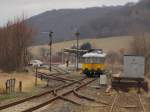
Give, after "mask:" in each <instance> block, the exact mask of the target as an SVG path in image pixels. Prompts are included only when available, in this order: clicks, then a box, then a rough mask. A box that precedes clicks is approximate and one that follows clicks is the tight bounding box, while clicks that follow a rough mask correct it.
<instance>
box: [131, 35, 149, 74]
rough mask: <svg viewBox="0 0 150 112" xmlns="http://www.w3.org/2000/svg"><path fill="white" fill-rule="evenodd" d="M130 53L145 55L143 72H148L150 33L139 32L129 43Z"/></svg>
mask: <svg viewBox="0 0 150 112" xmlns="http://www.w3.org/2000/svg"><path fill="white" fill-rule="evenodd" d="M131 48H132V53H134V54H136V55H142V56H144V57H145V72H146V74H147V73H148V72H150V34H145V33H143V34H141V35H140V34H139V35H137V36H136V37H134V39H133V41H132V43H131Z"/></svg>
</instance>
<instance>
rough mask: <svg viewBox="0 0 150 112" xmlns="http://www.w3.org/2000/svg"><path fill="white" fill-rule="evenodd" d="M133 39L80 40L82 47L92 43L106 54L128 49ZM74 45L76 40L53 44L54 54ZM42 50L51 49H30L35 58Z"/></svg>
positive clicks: (127, 37) (36, 47)
mask: <svg viewBox="0 0 150 112" xmlns="http://www.w3.org/2000/svg"><path fill="white" fill-rule="evenodd" d="M132 39H133V38H132V37H130V36H123V37H111V38H102V39H83V40H80V41H79V43H80V45H81V44H83V43H85V42H90V43H91V44H92V46H93V47H94V48H96V49H103V50H104V51H105V52H107V51H110V50H113V51H118V50H120V49H122V48H124V49H128V48H129V45H130V42H131V41H132ZM72 45H76V40H72V41H65V42H60V43H55V44H53V53H56V52H59V51H61V50H62V49H64V48H70V47H71V46H72ZM40 48H46V49H49V46H48V45H40V46H33V47H31V48H29V49H30V51H31V52H32V53H33V54H34V55H35V56H38V55H39V49H40Z"/></svg>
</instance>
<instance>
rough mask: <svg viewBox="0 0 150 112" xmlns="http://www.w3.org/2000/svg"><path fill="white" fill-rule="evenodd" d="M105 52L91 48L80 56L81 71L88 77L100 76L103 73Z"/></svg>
mask: <svg viewBox="0 0 150 112" xmlns="http://www.w3.org/2000/svg"><path fill="white" fill-rule="evenodd" d="M105 59H106V53H104V52H103V51H102V50H92V51H90V52H88V53H86V54H84V55H83V56H82V71H83V73H84V74H86V75H87V76H88V77H95V76H100V75H101V74H103V73H104V70H105V68H106V65H105Z"/></svg>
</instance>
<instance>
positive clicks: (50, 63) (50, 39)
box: [49, 31, 53, 72]
mask: <svg viewBox="0 0 150 112" xmlns="http://www.w3.org/2000/svg"><path fill="white" fill-rule="evenodd" d="M52 34H53V32H52V31H50V32H49V47H50V52H49V53H50V58H49V71H50V72H51V71H52V41H53V35H52Z"/></svg>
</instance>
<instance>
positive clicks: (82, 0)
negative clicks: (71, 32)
mask: <svg viewBox="0 0 150 112" xmlns="http://www.w3.org/2000/svg"><path fill="white" fill-rule="evenodd" d="M137 1H138V0H0V14H1V16H0V26H3V25H4V24H6V22H7V21H8V20H12V19H14V18H15V17H19V16H22V15H23V14H24V15H25V17H27V18H29V17H31V16H33V15H37V14H39V13H42V12H45V11H48V10H53V9H66V8H67V9H68V8H69V9H70V8H87V7H100V6H103V5H105V6H110V5H114V6H116V5H124V4H126V3H127V2H137Z"/></svg>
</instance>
